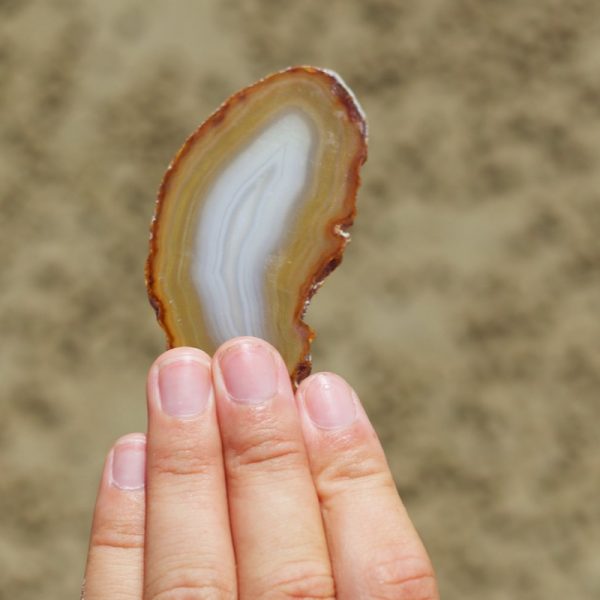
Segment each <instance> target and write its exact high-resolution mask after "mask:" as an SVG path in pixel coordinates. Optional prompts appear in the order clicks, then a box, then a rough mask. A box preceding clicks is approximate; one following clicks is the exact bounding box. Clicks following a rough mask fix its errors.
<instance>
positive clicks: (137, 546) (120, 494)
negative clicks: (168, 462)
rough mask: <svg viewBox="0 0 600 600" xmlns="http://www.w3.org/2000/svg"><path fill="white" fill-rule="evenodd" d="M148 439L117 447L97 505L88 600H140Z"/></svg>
mask: <svg viewBox="0 0 600 600" xmlns="http://www.w3.org/2000/svg"><path fill="white" fill-rule="evenodd" d="M145 465H146V438H145V436H144V435H143V434H130V435H126V436H124V437H122V438H120V439H119V440H118V441H117V443H116V444H115V445H114V447H113V448H112V450H111V451H110V453H109V454H108V457H107V459H106V462H105V464H104V471H103V473H102V479H101V482H100V489H99V491H98V498H97V500H96V508H95V510H94V520H93V524H92V532H91V536H90V547H89V552H88V559H87V566H86V572H85V579H84V587H83V590H82V595H81V597H82V598H83V599H85V600H100V599H106V598H110V599H111V600H139V599H140V598H141V597H142V587H143V582H142V578H143V564H144V504H145V492H144V488H145Z"/></svg>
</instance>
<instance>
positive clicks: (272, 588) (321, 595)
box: [260, 563, 335, 600]
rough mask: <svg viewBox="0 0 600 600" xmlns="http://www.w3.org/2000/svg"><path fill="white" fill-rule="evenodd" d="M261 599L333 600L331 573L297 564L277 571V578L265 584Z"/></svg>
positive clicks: (333, 586)
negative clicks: (300, 599)
mask: <svg viewBox="0 0 600 600" xmlns="http://www.w3.org/2000/svg"><path fill="white" fill-rule="evenodd" d="M260 597H262V598H281V599H286V598H290V599H291V598H296V599H298V598H302V599H303V600H333V598H335V583H334V580H333V576H332V575H331V573H328V572H326V571H323V570H322V568H319V567H318V566H315V565H305V564H304V565H303V564H302V563H297V564H293V565H289V566H288V567H286V568H283V569H279V571H278V573H277V576H276V577H274V578H271V579H270V581H269V582H268V583H267V582H265V593H264V594H262V595H260Z"/></svg>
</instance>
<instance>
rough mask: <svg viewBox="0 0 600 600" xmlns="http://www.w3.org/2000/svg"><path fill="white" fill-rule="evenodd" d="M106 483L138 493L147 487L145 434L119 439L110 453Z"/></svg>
mask: <svg viewBox="0 0 600 600" xmlns="http://www.w3.org/2000/svg"><path fill="white" fill-rule="evenodd" d="M104 481H105V482H106V483H107V484H108V485H109V486H110V487H112V488H116V489H119V490H121V491H137V490H141V489H143V488H144V487H145V482H146V436H145V434H143V433H128V434H126V435H123V436H121V437H120V438H118V439H117V441H116V442H115V443H114V444H113V446H112V448H111V450H110V452H109V453H108V457H107V460H106V463H105V468H104Z"/></svg>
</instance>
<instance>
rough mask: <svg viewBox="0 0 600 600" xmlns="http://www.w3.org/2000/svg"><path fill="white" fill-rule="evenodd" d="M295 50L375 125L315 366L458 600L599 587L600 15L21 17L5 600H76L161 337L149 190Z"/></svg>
mask: <svg viewBox="0 0 600 600" xmlns="http://www.w3.org/2000/svg"><path fill="white" fill-rule="evenodd" d="M294 63H313V64H316V65H320V66H325V67H329V68H333V69H335V70H337V71H339V72H340V73H341V74H342V75H343V77H344V78H345V79H346V80H347V81H348V82H349V83H350V84H351V85H352V87H353V88H354V89H355V91H356V93H357V94H358V96H359V98H360V99H361V101H362V103H363V105H364V108H365V110H366V112H367V114H368V117H369V121H370V134H371V136H370V142H371V144H370V158H369V161H368V163H367V165H366V168H365V171H364V186H363V188H362V191H361V194H360V215H359V220H358V222H357V224H356V227H355V228H354V231H353V237H354V240H353V243H352V245H351V247H350V249H349V251H348V253H347V255H346V258H345V264H344V265H343V267H342V268H341V269H340V270H339V271H337V272H336V273H335V274H334V275H333V276H332V277H331V279H330V280H329V281H328V282H327V284H326V285H325V286H324V288H323V290H322V291H321V292H320V293H319V295H318V296H317V298H316V299H315V302H314V304H313V307H312V308H311V310H310V312H309V321H310V322H311V324H312V325H313V326H315V327H316V328H317V329H318V331H319V338H318V341H317V342H316V344H315V347H314V351H315V352H314V353H315V362H316V368H317V369H327V370H334V371H338V372H340V373H342V374H343V375H345V376H346V377H347V378H348V379H349V380H350V381H351V382H352V383H353V384H354V386H355V387H356V388H357V390H358V391H359V393H360V394H361V395H362V397H363V399H364V403H365V405H366V407H367V409H368V411H369V413H370V414H371V416H372V418H373V420H374V422H375V424H376V426H377V429H378V431H379V433H380V434H381V437H382V439H383V442H384V444H385V447H386V449H387V451H388V455H389V458H390V462H391V465H392V467H393V470H394V473H395V476H396V478H397V482H398V486H399V489H400V490H401V492H402V494H403V497H404V499H405V501H406V504H407V505H408V508H409V510H410V512H411V514H412V516H413V517H414V520H415V523H416V525H417V527H418V529H419V530H420V532H421V533H422V535H423V537H424V539H425V542H426V544H427V546H428V548H429V550H430V552H431V555H432V558H433V561H434V563H435V566H436V568H437V571H438V573H439V578H440V584H441V589H442V593H443V597H444V598H445V599H446V600H470V599H473V600H474V599H478V600H480V599H485V600H514V599H516V598H519V599H523V600H542V599H543V600H547V599H549V598H560V599H569V600H571V599H573V600H579V599H592V598H600V502H599V496H600V443H599V440H600V435H599V429H600V315H599V312H600V310H599V309H600V3H599V2H598V1H597V0H548V1H545V0H544V1H540V2H533V1H532V2H530V1H524V0H506V1H502V2H499V1H492V0H445V1H444V0H428V1H422V2H409V1H408V0H356V1H349V0H327V1H324V0H302V1H295V2H288V1H286V0H272V1H267V0H264V1H247V2H244V1H240V2H236V1H234V0H221V1H218V0H211V1H207V0H198V1H191V0H177V1H173V2H167V1H159V0H144V1H141V0H139V1H132V0H101V1H98V2H91V1H89V0H88V1H79V0H0V123H1V129H0V223H1V235H0V255H1V257H2V260H1V264H2V266H1V268H0V286H1V288H0V289H1V294H0V331H1V336H2V337H1V339H2V350H1V352H0V377H1V382H2V387H1V389H2V394H1V398H0V599H1V600H24V599H34V598H36V599H39V598H43V599H44V600H59V599H61V600H62V599H65V598H75V597H77V593H78V592H77V590H78V586H79V583H80V578H81V573H82V568H83V561H84V557H85V549H86V541H87V540H86V538H87V533H88V528H89V522H90V516H91V509H92V502H93V498H94V495H95V487H96V481H97V476H98V472H99V469H100V465H101V462H102V460H103V455H104V453H105V451H106V450H107V448H108V447H109V445H110V444H111V442H112V441H113V440H114V439H115V438H116V437H117V436H119V435H120V434H123V433H125V432H129V431H135V430H144V428H145V411H144V395H143V382H144V375H145V370H146V368H147V367H148V365H149V363H150V362H151V360H152V359H153V357H154V356H155V355H156V354H157V353H158V352H159V351H160V350H161V349H162V348H163V345H164V341H163V338H162V335H161V332H160V331H159V329H158V327H157V326H156V324H155V322H154V317H153V314H152V312H151V309H150V307H149V306H148V304H147V301H146V296H145V290H144V283H143V276H142V267H143V262H144V258H145V254H146V248H147V229H148V223H149V219H150V216H151V214H152V210H153V199H154V195H155V190H156V188H157V186H158V183H159V181H160V178H161V176H162V174H163V171H164V168H165V166H166V164H167V162H168V161H169V159H170V157H171V156H172V154H173V153H174V151H175V150H176V148H177V147H178V146H179V144H180V143H181V142H182V141H183V139H184V138H185V136H186V134H187V133H188V132H189V131H190V130H191V129H192V128H193V127H194V126H195V125H196V124H197V123H198V122H199V121H201V120H202V119H203V118H204V117H205V116H206V115H207V114H208V113H209V112H210V111H212V110H213V109H214V108H215V107H216V106H217V105H218V103H219V102H221V101H222V100H223V99H224V98H225V97H226V96H227V95H229V94H230V93H231V92H233V91H235V90H236V89H237V88H239V87H241V86H243V85H246V84H248V83H250V82H251V81H253V80H254V79H256V78H258V77H260V76H262V75H264V74H266V73H268V72H270V71H272V70H275V69H278V68H281V67H284V66H287V65H288V64H294Z"/></svg>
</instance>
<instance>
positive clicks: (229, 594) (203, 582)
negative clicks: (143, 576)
mask: <svg viewBox="0 0 600 600" xmlns="http://www.w3.org/2000/svg"><path fill="white" fill-rule="evenodd" d="M145 597H146V596H145ZM147 597H148V598H149V599H150V600H233V599H234V598H236V591H235V586H234V585H233V583H231V582H228V581H227V579H226V578H223V577H219V576H216V575H213V576H210V575H208V576H207V575H205V576H199V575H198V574H196V575H192V576H189V575H187V576H184V577H170V578H169V581H168V582H167V584H166V585H163V586H161V587H160V589H158V590H157V591H155V592H153V593H151V594H148V595H147Z"/></svg>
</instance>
